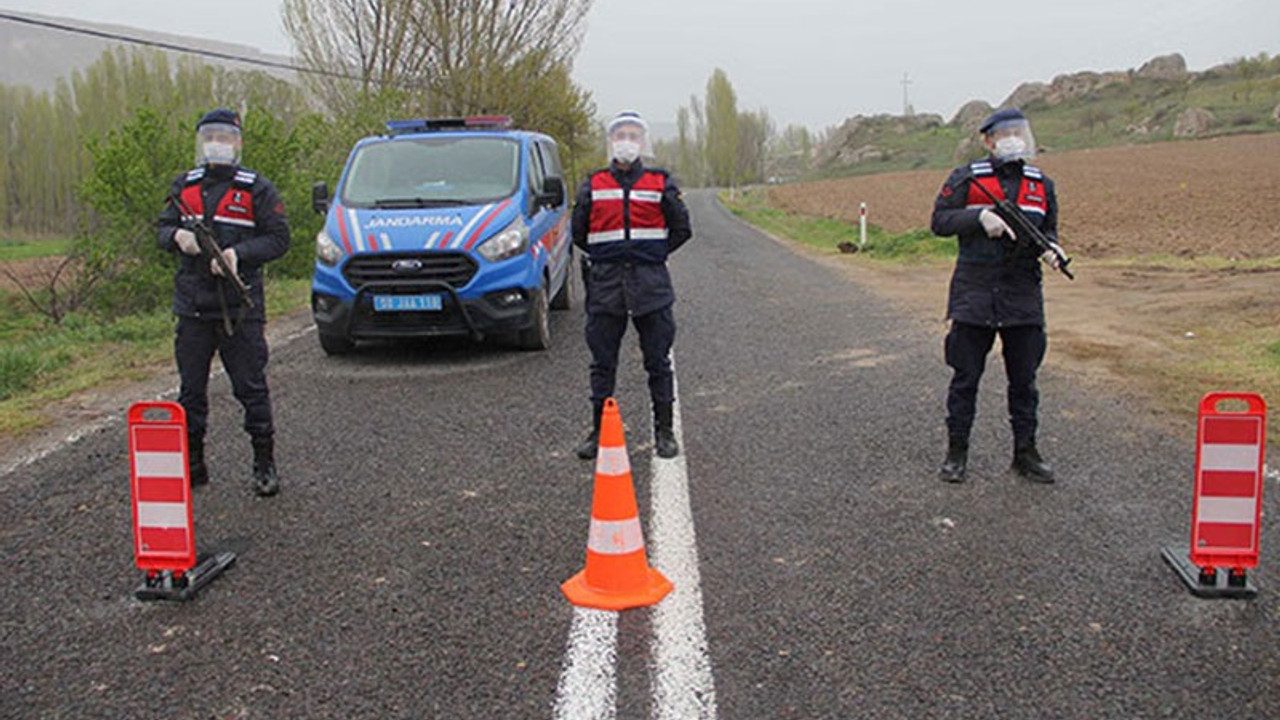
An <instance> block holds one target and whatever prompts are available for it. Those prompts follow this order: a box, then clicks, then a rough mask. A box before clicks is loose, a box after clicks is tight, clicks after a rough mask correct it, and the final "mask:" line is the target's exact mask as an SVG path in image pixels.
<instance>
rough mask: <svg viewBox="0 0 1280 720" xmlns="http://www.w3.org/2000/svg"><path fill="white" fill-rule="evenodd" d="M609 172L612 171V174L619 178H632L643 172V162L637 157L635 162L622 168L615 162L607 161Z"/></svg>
mask: <svg viewBox="0 0 1280 720" xmlns="http://www.w3.org/2000/svg"><path fill="white" fill-rule="evenodd" d="M609 172H611V173H613V176H614V177H616V178H618V179H619V180H634V179H635V178H638V177H640V176H641V175H642V174H644V163H643V162H641V161H640V159H639V158H637V159H636V161H635V162H633V163H631V167H629V168H623V167H621V166H619V165H618V164H617V163H614V162H611V163H609Z"/></svg>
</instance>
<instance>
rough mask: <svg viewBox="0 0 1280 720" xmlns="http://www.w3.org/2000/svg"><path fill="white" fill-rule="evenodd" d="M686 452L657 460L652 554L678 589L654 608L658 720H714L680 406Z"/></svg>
mask: <svg viewBox="0 0 1280 720" xmlns="http://www.w3.org/2000/svg"><path fill="white" fill-rule="evenodd" d="M674 420H675V434H676V441H677V442H679V443H680V446H681V453H680V454H679V455H677V456H676V457H674V458H672V459H670V460H663V459H662V458H659V457H658V456H657V455H654V457H653V466H652V467H653V486H652V488H651V491H650V496H651V504H652V525H651V528H650V530H651V533H650V535H651V538H652V542H651V550H650V552H649V558H650V561H651V562H652V564H653V566H654V567H656V568H657V569H659V570H661V571H662V573H663V574H664V575H666V576H667V579H668V580H670V581H671V583H672V584H673V585H675V589H674V590H672V591H671V594H670V595H668V596H667V597H666V598H664V599H663V601H662V602H660V603H658V604H657V606H656V607H654V610H653V633H654V644H653V681H652V682H653V712H652V717H653V718H654V719H655V720H714V718H715V717H716V689H715V681H714V678H713V677H712V674H711V656H710V655H709V654H708V651H707V631H706V626H705V624H704V622H703V616H702V583H701V576H700V574H699V572H698V548H697V542H696V539H695V537H694V531H693V513H692V511H691V509H690V504H689V472H688V465H687V464H686V462H685V453H684V432H683V427H682V425H683V423H682V422H681V418H680V404H679V403H678V402H677V403H676V406H675V412H674Z"/></svg>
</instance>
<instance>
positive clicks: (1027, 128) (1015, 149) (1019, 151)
mask: <svg viewBox="0 0 1280 720" xmlns="http://www.w3.org/2000/svg"><path fill="white" fill-rule="evenodd" d="M986 141H987V147H989V148H990V149H991V152H992V154H994V155H995V156H996V157H997V158H998V159H1000V160H1030V159H1031V158H1033V157H1035V156H1036V139H1035V137H1034V136H1033V135H1032V134H1031V123H1029V122H1027V120H1026V119H1025V118H1017V119H1012V120H1002V121H1000V122H998V123H996V124H995V125H992V126H991V129H989V130H987V136H986Z"/></svg>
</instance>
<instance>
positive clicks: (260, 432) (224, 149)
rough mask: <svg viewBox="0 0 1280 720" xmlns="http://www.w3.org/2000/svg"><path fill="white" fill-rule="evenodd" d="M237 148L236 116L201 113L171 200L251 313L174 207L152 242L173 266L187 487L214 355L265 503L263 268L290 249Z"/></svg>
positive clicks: (270, 462)
mask: <svg viewBox="0 0 1280 720" xmlns="http://www.w3.org/2000/svg"><path fill="white" fill-rule="evenodd" d="M240 149H241V136H240V117H239V115H237V114H236V113H235V112H234V111H232V110H226V109H217V110H212V111H210V112H208V113H206V114H205V115H204V117H202V118H201V119H200V122H199V123H198V124H197V125H196V164H197V167H196V168H195V169H194V170H191V171H189V172H186V173H183V174H181V175H179V176H178V177H177V178H176V179H175V180H174V181H173V184H172V185H171V186H170V188H169V192H170V195H171V196H176V197H178V198H181V200H182V201H183V202H184V203H185V206H186V208H187V209H188V210H190V211H191V212H192V213H193V214H194V215H198V216H201V217H203V219H204V222H205V223H206V224H207V225H208V226H209V227H211V228H212V229H213V233H214V235H215V236H216V239H217V243H218V246H219V247H220V248H222V257H223V259H224V260H225V261H226V264H227V265H228V266H229V267H230V269H231V271H232V272H235V273H237V274H238V275H239V277H240V278H241V279H242V280H243V282H244V284H245V285H246V286H248V289H249V296H250V297H251V298H252V307H250V306H249V304H248V303H246V302H244V301H243V299H242V298H241V296H240V294H239V292H238V291H237V290H236V288H235V286H234V285H232V284H231V282H229V281H228V279H227V278H226V277H225V276H224V273H223V270H222V267H221V265H220V264H219V263H217V262H216V261H215V260H214V258H213V257H212V256H210V255H208V254H206V253H203V252H202V250H201V247H200V245H199V243H198V242H197V241H196V237H195V234H194V233H193V232H192V231H191V229H189V228H188V227H186V224H187V223H184V218H183V215H182V212H181V211H180V210H179V206H178V204H177V203H176V202H173V201H172V200H171V201H170V202H169V203H168V204H167V205H166V206H165V209H164V212H163V213H161V215H160V222H159V231H158V239H159V243H160V247H161V248H163V249H165V250H169V251H171V252H174V253H176V254H178V256H179V258H180V265H179V267H178V271H177V274H176V275H175V277H174V292H173V312H174V314H175V315H176V316H177V318H178V325H177V336H176V338H175V341H174V355H175V356H176V358H177V363H178V374H179V376H180V378H181V390H180V393H179V396H178V402H179V403H180V404H181V405H182V407H183V410H185V411H186V416H187V439H188V450H189V458H190V464H189V469H190V474H191V484H192V485H202V484H204V483H207V482H208V481H209V471H208V468H207V466H206V465H205V461H204V435H205V428H206V422H207V417H208V413H209V399H208V386H209V366H210V362H211V361H212V360H213V354H214V353H215V352H217V353H218V355H219V356H220V357H221V358H222V365H223V367H224V368H225V369H226V371H227V376H228V377H229V378H230V379H231V386H232V389H233V391H234V393H235V396H236V399H237V400H239V401H240V404H241V405H242V406H244V429H245V431H246V432H248V433H249V437H250V439H251V440H252V445H253V475H252V477H253V480H252V488H253V491H254V493H256V494H257V495H260V496H269V495H275V494H276V493H277V492H279V490H280V481H279V477H278V474H277V472H276V465H275V457H274V446H275V442H274V435H275V427H274V425H273V424H272V419H271V395H270V392H269V390H268V388H267V376H266V366H267V342H266V338H265V336H264V333H263V329H264V325H265V323H266V314H265V312H264V310H263V307H264V302H263V293H262V273H261V267H262V266H263V265H264V264H265V263H267V262H269V261H271V260H275V259H276V258H278V257H280V256H282V255H284V254H285V252H287V251H288V250H289V224H288V221H287V220H286V219H285V215H284V205H283V203H282V202H281V200H280V195H279V194H278V193H277V192H276V189H275V187H274V186H273V185H272V184H271V182H270V181H268V180H267V179H266V178H264V177H262V176H260V175H258V174H257V173H255V172H253V171H252V170H247V169H245V168H242V167H240V164H239V163H240Z"/></svg>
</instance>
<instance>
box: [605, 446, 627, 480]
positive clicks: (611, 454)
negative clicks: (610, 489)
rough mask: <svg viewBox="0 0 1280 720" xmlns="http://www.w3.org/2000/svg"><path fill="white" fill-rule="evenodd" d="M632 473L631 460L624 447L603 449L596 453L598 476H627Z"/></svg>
mask: <svg viewBox="0 0 1280 720" xmlns="http://www.w3.org/2000/svg"><path fill="white" fill-rule="evenodd" d="M629 472H631V459H630V458H628V457H627V449H626V448H624V447H602V448H599V449H598V450H597V451H596V474H597V475H612V476H617V475H625V474H626V473H629Z"/></svg>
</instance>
